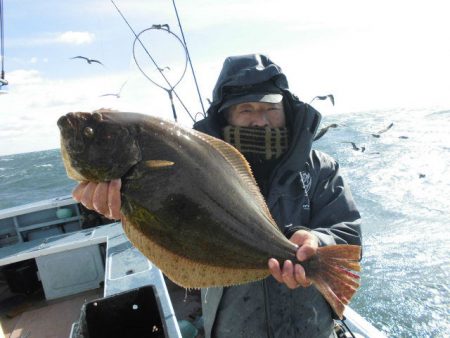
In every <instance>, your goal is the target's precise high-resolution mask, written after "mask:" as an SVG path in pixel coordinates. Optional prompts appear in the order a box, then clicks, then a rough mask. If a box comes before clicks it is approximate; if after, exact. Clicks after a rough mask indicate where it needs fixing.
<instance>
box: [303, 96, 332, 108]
mask: <svg viewBox="0 0 450 338" xmlns="http://www.w3.org/2000/svg"><path fill="white" fill-rule="evenodd" d="M315 99H317V100H322V101H323V100H326V99H330V101H331V104H332V105H333V106H334V95H333V94H328V95H319V96H316V97H314V98H313V99H312V100H311V101H310V102H309V104H311V103H312V102H313V101H314V100H315Z"/></svg>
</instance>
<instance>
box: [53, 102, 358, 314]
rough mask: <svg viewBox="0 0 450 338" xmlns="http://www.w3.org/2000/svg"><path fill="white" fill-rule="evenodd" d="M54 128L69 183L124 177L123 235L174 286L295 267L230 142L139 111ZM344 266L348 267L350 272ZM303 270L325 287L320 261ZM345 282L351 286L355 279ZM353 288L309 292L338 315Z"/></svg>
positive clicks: (79, 117) (73, 116)
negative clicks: (280, 264)
mask: <svg viewBox="0 0 450 338" xmlns="http://www.w3.org/2000/svg"><path fill="white" fill-rule="evenodd" d="M58 126H59V128H60V131H61V153H62V157H63V161H64V164H65V167H66V170H67V173H68V175H69V177H71V178H73V179H75V180H78V181H95V182H101V181H109V180H111V179H115V178H121V179H122V189H121V194H122V210H121V211H122V213H123V215H124V218H123V219H122V224H123V227H124V230H125V233H126V234H127V236H128V237H129V239H130V241H131V242H132V243H133V245H135V246H136V247H137V248H138V249H139V250H140V251H141V252H142V253H143V254H144V255H146V256H147V257H148V258H149V259H150V260H151V261H152V262H153V263H154V264H155V265H157V266H158V267H159V268H160V269H161V270H162V271H163V272H164V273H165V274H166V275H167V276H168V277H169V278H170V279H172V280H173V281H174V282H176V283H178V284H179V285H182V286H184V287H190V288H198V287H210V286H226V285H235V284H240V283H246V282H250V281H254V280H258V279H262V278H264V277H266V276H268V275H269V270H268V267H267V261H268V259H269V258H271V257H273V258H276V259H278V260H279V261H285V260H287V259H290V260H294V261H295V260H296V258H295V254H296V250H297V246H296V245H295V244H293V243H292V242H290V241H288V240H287V239H286V238H285V237H284V235H283V234H282V233H281V232H280V231H279V229H278V227H277V225H276V223H275V221H274V220H273V218H272V216H271V215H270V212H269V210H268V208H267V205H266V203H265V201H264V198H263V196H262V195H261V193H260V191H259V189H258V187H257V185H256V182H255V180H254V178H253V176H252V173H251V170H250V167H249V165H248V163H247V161H246V160H245V159H244V157H243V156H242V155H241V154H240V153H239V152H238V151H237V150H236V149H235V148H233V147H232V146H231V145H229V144H227V143H225V142H223V141H221V140H219V139H216V138H213V137H211V136H209V135H206V134H203V133H201V132H198V131H195V130H191V129H186V128H183V127H181V126H179V125H177V124H174V123H172V122H169V121H165V120H162V119H159V118H156V117H152V116H148V115H142V114H136V113H120V112H105V111H103V112H94V113H81V112H80V113H69V114H66V115H65V116H62V117H61V118H60V119H59V120H58ZM336 247H340V249H339V250H335V251H336V252H334V253H333V255H334V256H333V257H334V258H336V257H339V255H341V251H342V252H347V251H349V250H350V251H352V255H350V256H351V257H350V258H345V260H342V259H340V258H339V260H338V261H337V263H339V266H341V267H342V266H343V267H344V268H343V270H345V271H347V269H353V268H355V267H357V268H359V265H358V264H354V262H357V260H358V259H359V257H360V256H359V251H358V250H359V247H354V246H349V245H343V246H336ZM322 249H325V248H320V249H319V250H322ZM333 257H331V258H333ZM341 261H342V262H344V261H345V262H347V261H351V262H352V267H350V268H349V267H348V266H346V265H345V264H346V263H345V262H344V263H342V262H341ZM337 263H336V262H333V264H337ZM301 264H302V265H303V266H304V268H305V271H306V274H307V276H308V277H309V278H310V279H311V280H313V282H314V281H315V280H317V281H318V282H317V283H318V284H324V285H325V284H326V285H330V283H331V284H332V281H333V280H334V279H335V278H331V277H330V276H332V275H331V273H328V270H329V269H328V268H327V269H326V270H324V264H322V262H321V259H320V256H319V255H317V256H315V257H312V259H310V260H309V261H307V262H302V263H301ZM347 265H348V264H347ZM356 265H358V266H356ZM333 266H334V265H333ZM341 274H342V273H341ZM338 275H339V276H340V274H338ZM346 276H347V277H346V278H347V279H351V280H352V281H353V280H355V279H356V277H357V275H354V274H353V275H352V276H350V277H349V276H348V274H347V275H346ZM355 276H356V277H355ZM316 277H317V278H316ZM319 277H320V278H321V279H320V278H319ZM344 284H345V288H346V287H347V284H346V283H344ZM355 285H356V284H355ZM355 285H353V286H351V290H350V289H349V290H347V291H345V294H342V295H339V296H340V297H337V298H336V299H337V300H339V302H337V301H336V299H335V298H333V297H332V296H330V295H328V296H327V293H329V291H328V289H327V287H324V286H318V285H316V286H318V289H319V290H320V291H321V292H322V293H323V294H324V296H325V297H326V298H327V300H328V301H329V302H330V304H332V302H334V303H335V305H333V304H332V306H333V307H339V309H340V308H342V311H343V305H340V304H345V303H343V302H342V301H341V299H344V301H347V300H349V299H350V298H351V296H352V295H353V293H354V292H355V291H356V288H357V286H355ZM338 287H339V291H338V292H337V293H338V294H339V293H342V291H340V290H341V289H343V287H342V286H340V284H339V285H338ZM350 293H351V294H350ZM334 295H335V294H334ZM335 296H336V295H335ZM336 304H337V305H336ZM339 309H338V310H337V311H336V312H338V311H341V310H339Z"/></svg>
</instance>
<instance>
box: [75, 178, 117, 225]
mask: <svg viewBox="0 0 450 338" xmlns="http://www.w3.org/2000/svg"><path fill="white" fill-rule="evenodd" d="M121 186H122V181H121V180H120V179H117V180H112V181H110V182H100V183H95V182H82V183H80V184H78V185H77V186H76V187H75V189H74V190H73V191H72V196H73V198H74V199H75V200H77V201H78V202H80V203H81V204H83V205H84V206H85V207H86V208H88V209H90V210H95V211H97V212H98V213H99V214H102V215H103V216H105V217H107V218H110V219H121V217H122V214H121V212H120V206H121V199H120V187H121Z"/></svg>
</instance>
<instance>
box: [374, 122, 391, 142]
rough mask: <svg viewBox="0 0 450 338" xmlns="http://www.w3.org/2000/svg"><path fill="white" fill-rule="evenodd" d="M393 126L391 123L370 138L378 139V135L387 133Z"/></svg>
mask: <svg viewBox="0 0 450 338" xmlns="http://www.w3.org/2000/svg"><path fill="white" fill-rule="evenodd" d="M393 125H394V123H391V124H390V125H388V126H387V127H386V128H384V129H381V130H380V131H379V132H378V133H376V134H372V136H373V137H376V138H379V137H380V134H383V133H385V132H387V131H388V130H389V129H391V128H392V126H393Z"/></svg>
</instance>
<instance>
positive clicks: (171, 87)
mask: <svg viewBox="0 0 450 338" xmlns="http://www.w3.org/2000/svg"><path fill="white" fill-rule="evenodd" d="M111 2H112V4H113V5H114V7H115V8H116V10H117V12H118V13H119V14H120V16H121V17H122V19H123V20H124V21H125V23H126V24H127V26H128V27H129V28H130V30H131V32H132V33H133V35H134V37H135V41H134V42H136V40H137V41H139V43H140V44H141V46H142V48H143V49H144V51H145V52H146V54H147V55H148V57H149V58H150V60H151V61H152V62H153V64H154V65H155V67H156V69H157V70H158V71H159V73H160V75H161V76H162V77H163V79H164V81H166V83H167V85H168V86H169V89H167V88H164V87H161V86H159V87H160V88H162V89H164V90H165V91H166V92H167V94H168V95H169V99H170V102H171V106H172V113H173V117H174V120H175V122H177V114H176V110H175V105H174V104H173V96H172V93H173V94H175V96H176V98H177V99H178V101H179V102H180V103H181V105H182V106H183V108H184V109H185V110H186V112H187V113H188V115H189V117H190V118H191V119H192V121H193V122H195V120H194V118H193V117H192V115H191V113H190V112H189V110H188V109H187V107H186V106H185V105H184V103H183V101H182V100H181V99H180V97H179V96H178V94H177V93H176V92H175V89H174V87H173V86H172V85H171V84H170V82H169V80H168V79H167V78H166V76H165V75H164V73H163V71H162V68H160V67H159V66H158V64H157V63H156V61H155V60H154V59H153V57H152V56H151V54H150V52H149V51H148V50H147V48H145V46H144V44H143V42H142V41H141V40H140V39H139V35H138V34H136V32H135V31H134V29H133V27H131V25H130V24H129V22H128V20H127V19H126V18H125V16H124V15H123V14H122V12H121V11H120V9H119V8H118V7H117V5H116V4H115V3H114V1H113V0H111ZM141 33H142V32H141ZM141 33H139V34H141ZM172 34H173V33H172ZM173 35H175V34H173ZM133 45H134V44H133ZM183 48H184V50H185V51H186V47H185V46H184V45H183ZM133 53H134V49H133ZM135 61H136V59H135ZM136 64H137V61H136ZM137 65H138V64H137ZM138 68H139V70H140V71H141V72H142V70H141V68H140V67H139V65H138ZM143 74H144V75H146V74H145V73H143ZM146 77H147V79H148V76H146ZM151 82H152V83H154V81H151Z"/></svg>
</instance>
